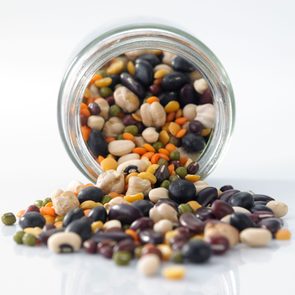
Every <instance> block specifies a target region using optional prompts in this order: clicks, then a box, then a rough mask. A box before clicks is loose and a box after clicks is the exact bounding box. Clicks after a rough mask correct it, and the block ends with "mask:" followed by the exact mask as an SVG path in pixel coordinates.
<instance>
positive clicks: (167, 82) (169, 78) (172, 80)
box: [161, 72, 189, 91]
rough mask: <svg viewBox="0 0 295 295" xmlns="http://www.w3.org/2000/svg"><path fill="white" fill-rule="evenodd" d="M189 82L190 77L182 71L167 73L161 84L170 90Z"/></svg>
mask: <svg viewBox="0 0 295 295" xmlns="http://www.w3.org/2000/svg"><path fill="white" fill-rule="evenodd" d="M188 82H189V79H188V77H187V76H186V75H185V74H183V73H181V72H173V73H170V74H167V75H166V76H165V77H164V78H163V80H162V83H161V86H162V87H163V88H164V89H166V90H168V91H175V90H179V89H180V88H181V87H182V86H183V85H185V84H186V83H188Z"/></svg>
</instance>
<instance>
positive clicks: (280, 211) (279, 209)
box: [266, 201, 288, 218]
mask: <svg viewBox="0 0 295 295" xmlns="http://www.w3.org/2000/svg"><path fill="white" fill-rule="evenodd" d="M266 206H267V207H268V208H270V209H271V210H272V212H273V213H274V215H275V217H278V218H280V217H283V216H285V215H286V214H287V213H288V206H287V204H285V203H283V202H279V201H269V202H268V203H267V204H266Z"/></svg>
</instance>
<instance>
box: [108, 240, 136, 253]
mask: <svg viewBox="0 0 295 295" xmlns="http://www.w3.org/2000/svg"><path fill="white" fill-rule="evenodd" d="M113 250H114V253H116V252H118V251H127V252H129V253H130V254H132V255H134V250H135V243H134V241H133V240H130V239H126V240H122V241H119V242H118V243H117V244H116V245H115V246H114V249H113Z"/></svg>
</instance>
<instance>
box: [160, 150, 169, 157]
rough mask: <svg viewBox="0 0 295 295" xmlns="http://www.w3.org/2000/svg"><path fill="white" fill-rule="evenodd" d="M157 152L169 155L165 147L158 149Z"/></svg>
mask: <svg viewBox="0 0 295 295" xmlns="http://www.w3.org/2000/svg"><path fill="white" fill-rule="evenodd" d="M159 153H160V154H164V155H166V156H169V154H170V152H169V151H168V150H166V149H159Z"/></svg>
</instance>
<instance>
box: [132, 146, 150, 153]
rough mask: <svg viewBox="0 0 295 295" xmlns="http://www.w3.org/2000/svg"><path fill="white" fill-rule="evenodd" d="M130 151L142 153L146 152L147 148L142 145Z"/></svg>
mask: <svg viewBox="0 0 295 295" xmlns="http://www.w3.org/2000/svg"><path fill="white" fill-rule="evenodd" d="M132 152H133V153H135V154H139V155H144V154H145V153H146V152H147V150H146V149H145V148H143V147H136V148H134V149H133V150H132Z"/></svg>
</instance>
